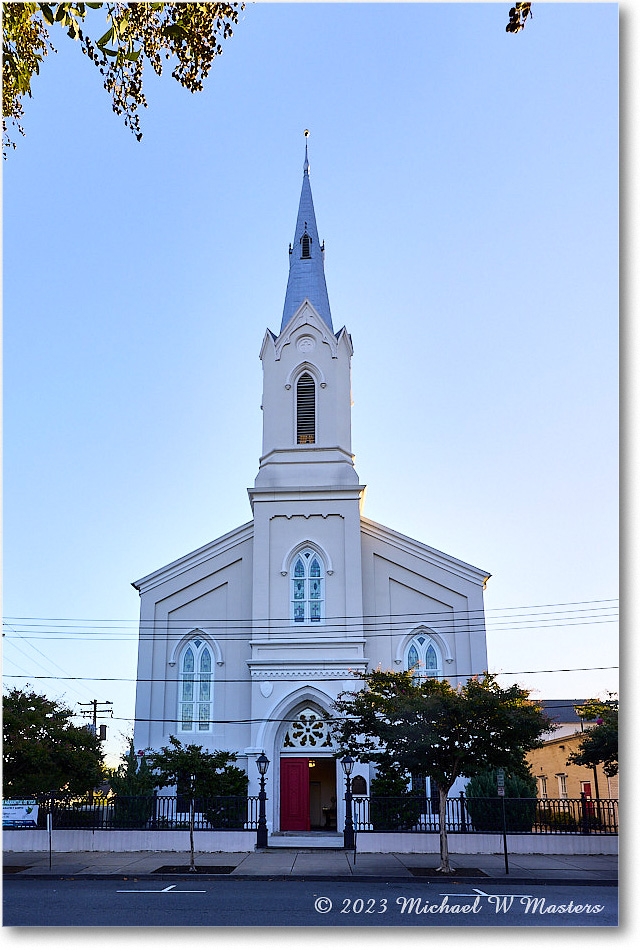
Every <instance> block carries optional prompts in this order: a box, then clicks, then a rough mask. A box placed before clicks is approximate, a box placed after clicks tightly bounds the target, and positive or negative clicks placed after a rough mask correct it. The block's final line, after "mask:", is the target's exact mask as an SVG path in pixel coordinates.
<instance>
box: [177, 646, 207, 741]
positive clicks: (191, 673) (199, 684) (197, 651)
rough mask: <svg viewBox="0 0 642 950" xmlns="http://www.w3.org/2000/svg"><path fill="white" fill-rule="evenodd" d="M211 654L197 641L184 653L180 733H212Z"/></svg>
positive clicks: (180, 701) (179, 687) (179, 689)
mask: <svg viewBox="0 0 642 950" xmlns="http://www.w3.org/2000/svg"><path fill="white" fill-rule="evenodd" d="M212 673H213V664H212V651H211V649H210V647H209V646H208V644H207V643H206V641H205V640H203V639H202V638H201V637H195V638H194V639H193V640H190V642H189V643H187V644H186V645H185V647H184V649H183V652H182V654H181V659H180V666H179V684H178V727H179V730H180V731H181V732H201V733H203V732H211V729H212V718H213V715H212V710H213V700H214V690H213V685H214V684H213V677H212Z"/></svg>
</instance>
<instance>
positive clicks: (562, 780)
mask: <svg viewBox="0 0 642 950" xmlns="http://www.w3.org/2000/svg"><path fill="white" fill-rule="evenodd" d="M556 778H557V786H558V789H559V797H560V798H568V791H567V789H566V775H565V774H564V773H563V772H558V773H557V776H556Z"/></svg>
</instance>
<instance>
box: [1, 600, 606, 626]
mask: <svg viewBox="0 0 642 950" xmlns="http://www.w3.org/2000/svg"><path fill="white" fill-rule="evenodd" d="M617 602H618V598H617V597H609V598H606V599H602V600H577V601H562V602H560V603H556V604H529V605H523V606H514V607H491V608H477V609H474V610H468V609H462V610H449V609H443V610H436V611H421V612H414V613H387V614H337V615H335V616H329V617H328V616H326V617H325V620H326V621H327V620H345V621H354V622H356V623H361V622H362V621H365V620H369V619H370V618H374V619H375V620H379V619H381V620H388V619H389V618H392V617H401V618H405V617H438V616H441V617H446V618H452V617H456V616H457V615H460V614H462V615H464V616H466V617H468V616H471V615H476V614H478V615H482V616H483V615H484V614H488V613H490V612H495V611H503V610H522V611H529V612H530V611H538V610H544V609H545V608H548V607H580V608H581V610H585V611H589V610H612V609H615V608H607V607H604V608H598V607H586V608H582V607H581V605H582V604H612V603H617ZM578 612H581V611H561V610H556V611H548V610H545V613H578ZM493 619H497V618H493ZM507 619H514V617H513V615H507ZM7 620H8V621H10V622H11V623H19V622H20V623H21V625H22V626H37V625H38V622H44V624H45V625H46V626H52V625H56V626H58V625H60V624H66V623H70V624H78V623H83V624H111V625H120V624H126V625H132V624H136V626H142V625H145V624H151V625H153V624H155V623H156V622H157V621H155V620H150V621H145V620H129V619H124V620H115V619H109V618H86V617H85V618H80V617H11V616H9V617H7ZM291 620H292V618H291V617H285V618H283V617H246V618H240V619H230V618H225V619H221V620H216V621H212V619H211V618H201V619H199V620H192V621H190V622H193V623H212V622H216V623H217V624H224V623H227V624H245V623H247V624H257V623H259V624H262V623H291ZM23 621H24V623H22V622H23ZM30 621H33V623H30ZM173 622H178V623H183V622H186V621H173Z"/></svg>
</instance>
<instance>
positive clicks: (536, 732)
mask: <svg viewBox="0 0 642 950" xmlns="http://www.w3.org/2000/svg"><path fill="white" fill-rule="evenodd" d="M365 681H366V685H365V686H364V687H363V688H362V689H361V690H359V691H358V692H346V693H342V694H341V695H340V696H339V698H338V700H337V701H336V703H335V710H336V711H337V713H339V715H340V717H341V718H340V719H337V720H335V722H334V724H333V732H334V735H335V737H336V739H337V742H338V745H339V747H340V749H341V750H342V752H343V751H345V752H349V753H350V754H351V755H352V756H353V757H354V758H356V759H358V760H359V761H361V762H366V761H373V762H376V763H377V764H381V765H383V766H384V767H387V768H397V769H400V770H401V771H403V772H407V773H410V774H415V775H429V776H430V779H431V781H432V782H435V783H436V785H437V787H438V789H439V839H440V866H439V868H438V870H439V871H443V872H445V873H451V872H452V869H451V867H450V863H449V860H448V839H447V835H446V799H447V796H448V792H449V790H450V789H451V787H452V785H453V783H454V782H455V779H457V778H458V777H459V776H467V777H469V778H470V777H472V776H474V775H477V774H478V773H479V772H481V771H484V770H487V769H494V768H504V769H506V770H508V771H520V770H521V769H522V768H523V767H524V757H525V754H526V752H528V751H529V750H530V749H532V748H535V747H537V746H538V745H539V744H540V736H541V735H542V733H543V732H545V731H546V729H547V728H548V727H549V721H548V719H547V718H546V716H544V714H543V713H542V711H541V709H540V708H539V706H538V705H537V704H536V703H534V702H531V701H530V700H529V698H528V696H529V693H528V691H527V690H524V689H521V688H520V687H519V686H510V687H508V688H507V689H502V687H500V686H499V684H498V683H497V682H496V679H495V677H494V676H493V675H491V674H489V673H485V674H484V675H483V676H482V677H479V678H472V679H469V680H468V681H467V683H466V684H465V685H464V686H462V685H459V686H458V687H457V688H456V689H455V688H454V687H452V686H451V685H450V684H449V683H448V682H446V681H445V680H436V679H425V680H422V681H419V682H417V681H415V680H413V673H412V671H407V672H401V673H395V672H391V671H383V670H374V671H372V672H370V673H367V674H366V675H365Z"/></svg>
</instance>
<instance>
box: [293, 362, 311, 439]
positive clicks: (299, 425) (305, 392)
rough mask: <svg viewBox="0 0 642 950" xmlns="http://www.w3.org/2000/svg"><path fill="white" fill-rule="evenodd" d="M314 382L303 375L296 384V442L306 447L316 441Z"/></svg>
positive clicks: (305, 374)
mask: <svg viewBox="0 0 642 950" xmlns="http://www.w3.org/2000/svg"><path fill="white" fill-rule="evenodd" d="M314 417H315V406H314V380H313V379H312V377H311V376H310V374H309V373H303V375H302V376H300V377H299V381H298V382H297V384H296V441H297V445H306V444H307V443H310V442H314V441H315V431H314V430H315V418H314Z"/></svg>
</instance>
